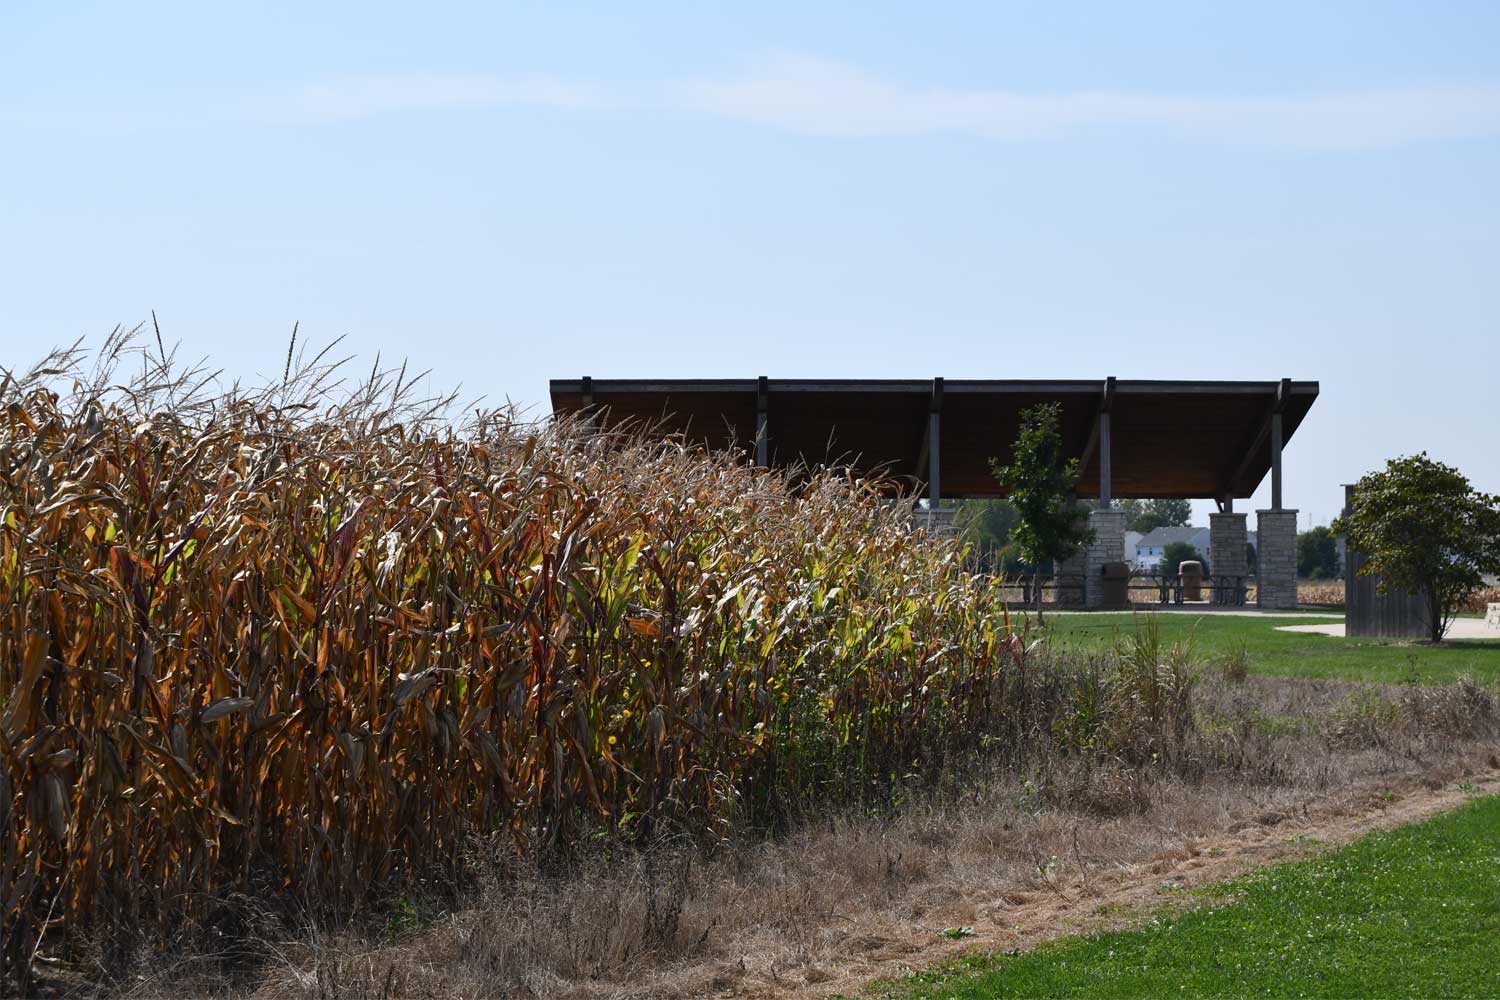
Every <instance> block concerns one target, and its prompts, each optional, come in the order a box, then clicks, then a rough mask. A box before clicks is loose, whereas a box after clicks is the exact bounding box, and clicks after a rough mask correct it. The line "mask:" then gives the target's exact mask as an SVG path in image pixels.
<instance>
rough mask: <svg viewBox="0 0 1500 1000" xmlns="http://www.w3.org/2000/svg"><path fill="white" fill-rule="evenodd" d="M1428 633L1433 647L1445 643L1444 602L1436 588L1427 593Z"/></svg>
mask: <svg viewBox="0 0 1500 1000" xmlns="http://www.w3.org/2000/svg"><path fill="white" fill-rule="evenodd" d="M1427 631H1428V634H1429V635H1430V637H1431V638H1432V643H1433V645H1437V644H1438V643H1440V642H1442V641H1443V602H1442V599H1441V598H1439V597H1438V593H1437V589H1436V588H1429V589H1428V591H1427Z"/></svg>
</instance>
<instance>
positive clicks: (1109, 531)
mask: <svg viewBox="0 0 1500 1000" xmlns="http://www.w3.org/2000/svg"><path fill="white" fill-rule="evenodd" d="M1126 520H1127V517H1126V514H1125V512H1124V511H1123V510H1113V509H1111V510H1096V511H1094V512H1092V513H1091V514H1089V526H1090V527H1092V528H1093V529H1094V540H1093V541H1092V542H1090V543H1089V545H1088V547H1087V548H1086V549H1084V556H1085V558H1086V562H1085V565H1084V573H1085V576H1084V590H1083V594H1084V597H1083V603H1084V604H1085V605H1086V606H1088V607H1091V608H1102V607H1104V572H1103V567H1104V564H1105V563H1118V562H1124V561H1125V522H1126Z"/></svg>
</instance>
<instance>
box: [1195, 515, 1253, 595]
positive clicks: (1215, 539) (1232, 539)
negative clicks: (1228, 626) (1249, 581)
mask: <svg viewBox="0 0 1500 1000" xmlns="http://www.w3.org/2000/svg"><path fill="white" fill-rule="evenodd" d="M1245 517H1246V515H1244V514H1235V513H1233V512H1225V513H1215V514H1210V515H1208V552H1207V553H1206V555H1207V556H1208V571H1209V573H1210V574H1212V576H1213V579H1214V603H1215V604H1230V603H1232V602H1233V601H1234V600H1235V599H1236V595H1237V594H1239V593H1240V591H1239V589H1238V587H1237V586H1236V584H1235V582H1234V578H1235V577H1238V578H1239V581H1240V584H1243V583H1244V579H1245V573H1246V563H1245V546H1246V545H1248V544H1249V541H1250V537H1249V535H1248V534H1247V533H1246V531H1245Z"/></svg>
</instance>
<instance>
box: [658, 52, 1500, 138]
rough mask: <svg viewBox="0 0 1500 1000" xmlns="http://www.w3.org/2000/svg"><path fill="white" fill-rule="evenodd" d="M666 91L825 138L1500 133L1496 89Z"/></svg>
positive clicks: (838, 72) (698, 105) (847, 83)
mask: <svg viewBox="0 0 1500 1000" xmlns="http://www.w3.org/2000/svg"><path fill="white" fill-rule="evenodd" d="M676 93H677V94H678V96H679V98H680V99H681V101H682V103H683V104H684V105H685V106H686V107H689V108H692V109H695V110H698V111H703V112H707V113H711V114H716V115H722V116H724V117H728V118H733V119H737V120H741V121H746V122H753V123H755V124H759V125H765V126H771V127H776V128H782V129H787V130H791V131H795V132H802V133H806V134H810V135H825V136H910V135H924V134H932V133H941V132H948V133H957V134H967V135H974V136H979V137H983V138H988V139H998V140H1006V141H1021V140H1028V139H1037V138H1048V137H1064V136H1070V135H1076V134H1080V133H1085V132H1088V131H1092V130H1105V129H1109V130H1130V131H1141V130H1144V129H1149V130H1152V131H1156V132H1165V133H1169V134H1176V135H1180V136H1184V137H1188V138H1197V139H1210V140H1214V141H1219V142H1233V143H1249V144H1255V145H1271V146H1295V147H1311V148H1369V147H1380V146H1391V145H1397V144H1401V143H1407V142H1418V141H1423V140H1434V139H1461V138H1470V137H1476V136H1487V135H1497V134H1500V86H1494V85H1490V86H1467V87H1426V88H1408V89H1392V90H1365V91H1352V92H1346V93H1335V94H1321V95H1319V94H1314V95H1307V96H1277V97H1197V96H1187V97H1184V96H1171V95H1157V94H1138V93H1128V92H1113V91H1085V92H1078V93H1066V94H1026V93H1020V92H1016V91H1006V90H983V89H973V90H959V89H949V88H940V87H915V86H907V85H902V84H896V83H891V82H888V81H885V80H881V79H878V78H876V77H872V76H870V75H868V74H865V73H862V72H860V71H859V70H858V69H856V68H854V67H850V66H847V65H844V64H841V63H835V62H829V61H827V60H822V59H817V58H812V57H807V56H790V57H783V58H779V59H776V60H773V61H771V62H769V63H767V64H765V65H763V66H761V67H759V68H758V69H756V70H755V71H753V72H751V73H749V74H746V75H744V76H742V77H739V78H736V79H730V80H703V81H697V82H695V83H692V84H688V85H685V86H682V87H680V88H678V89H677V91H676Z"/></svg>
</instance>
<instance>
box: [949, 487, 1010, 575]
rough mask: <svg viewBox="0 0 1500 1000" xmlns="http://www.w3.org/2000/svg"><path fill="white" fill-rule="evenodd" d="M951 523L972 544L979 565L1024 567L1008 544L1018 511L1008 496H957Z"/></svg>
mask: <svg viewBox="0 0 1500 1000" xmlns="http://www.w3.org/2000/svg"><path fill="white" fill-rule="evenodd" d="M956 506H957V510H955V511H954V514H953V526H954V528H955V529H957V531H958V534H959V537H960V538H962V539H963V540H964V541H966V542H968V543H969V544H970V545H972V546H973V548H974V554H975V556H976V557H977V558H978V560H979V565H980V567H981V568H982V569H983V570H984V571H985V572H989V573H1005V574H1010V573H1016V572H1020V571H1021V570H1023V569H1025V568H1027V567H1026V565H1025V563H1023V562H1022V561H1021V558H1020V556H1018V555H1017V554H1016V551H1015V546H1013V545H1012V544H1011V537H1010V536H1011V532H1013V531H1014V530H1015V528H1016V525H1017V524H1018V523H1020V515H1019V514H1017V513H1016V508H1015V506H1014V505H1013V504H1012V503H1011V502H1010V501H1009V500H959V501H957V502H956Z"/></svg>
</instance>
